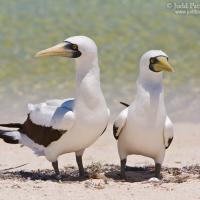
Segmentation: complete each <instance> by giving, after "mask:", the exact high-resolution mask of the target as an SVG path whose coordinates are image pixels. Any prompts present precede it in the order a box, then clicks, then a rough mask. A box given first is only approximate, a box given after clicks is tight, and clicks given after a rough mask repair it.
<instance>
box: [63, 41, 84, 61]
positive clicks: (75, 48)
mask: <svg viewBox="0 0 200 200" xmlns="http://www.w3.org/2000/svg"><path fill="white" fill-rule="evenodd" d="M64 42H65V43H66V45H65V47H64V48H65V49H68V50H72V51H73V55H72V58H78V57H80V56H81V52H80V51H79V49H78V45H77V44H73V43H71V42H67V41H64Z"/></svg>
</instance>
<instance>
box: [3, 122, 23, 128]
mask: <svg viewBox="0 0 200 200" xmlns="http://www.w3.org/2000/svg"><path fill="white" fill-rule="evenodd" d="M0 126H3V127H7V128H22V124H20V123H9V124H0Z"/></svg>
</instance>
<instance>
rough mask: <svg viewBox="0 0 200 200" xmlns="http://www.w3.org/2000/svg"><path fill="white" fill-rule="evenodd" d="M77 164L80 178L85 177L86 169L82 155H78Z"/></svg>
mask: <svg viewBox="0 0 200 200" xmlns="http://www.w3.org/2000/svg"><path fill="white" fill-rule="evenodd" d="M76 162H77V165H78V170H79V177H84V175H85V172H84V168H83V161H82V155H76Z"/></svg>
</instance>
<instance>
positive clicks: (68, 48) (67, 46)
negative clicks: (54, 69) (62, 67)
mask: <svg viewBox="0 0 200 200" xmlns="http://www.w3.org/2000/svg"><path fill="white" fill-rule="evenodd" d="M35 56H36V57H43V56H62V57H68V58H78V57H80V56H81V52H80V51H79V49H78V45H76V44H72V43H70V42H67V41H64V42H62V43H59V44H57V45H55V46H53V47H50V48H48V49H45V50H42V51H39V52H38V53H37V54H36V55H35Z"/></svg>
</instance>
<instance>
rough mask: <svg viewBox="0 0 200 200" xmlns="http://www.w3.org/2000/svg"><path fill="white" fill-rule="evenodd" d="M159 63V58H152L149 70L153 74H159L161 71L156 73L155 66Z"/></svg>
mask: <svg viewBox="0 0 200 200" xmlns="http://www.w3.org/2000/svg"><path fill="white" fill-rule="evenodd" d="M158 62H159V60H158V59H157V57H152V58H150V64H149V69H150V70H151V71H153V72H159V71H156V70H155V69H154V64H156V63H158Z"/></svg>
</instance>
